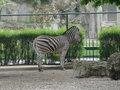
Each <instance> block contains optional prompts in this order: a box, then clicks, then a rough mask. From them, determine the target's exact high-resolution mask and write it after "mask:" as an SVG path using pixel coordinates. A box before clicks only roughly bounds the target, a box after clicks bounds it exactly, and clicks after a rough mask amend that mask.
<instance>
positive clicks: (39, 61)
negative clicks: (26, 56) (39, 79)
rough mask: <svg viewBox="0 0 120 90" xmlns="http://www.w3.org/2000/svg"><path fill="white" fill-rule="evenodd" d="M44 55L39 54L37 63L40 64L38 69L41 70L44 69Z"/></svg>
mask: <svg viewBox="0 0 120 90" xmlns="http://www.w3.org/2000/svg"><path fill="white" fill-rule="evenodd" d="M43 56H44V55H40V56H37V64H38V70H39V72H42V71H43V69H42V58H43Z"/></svg>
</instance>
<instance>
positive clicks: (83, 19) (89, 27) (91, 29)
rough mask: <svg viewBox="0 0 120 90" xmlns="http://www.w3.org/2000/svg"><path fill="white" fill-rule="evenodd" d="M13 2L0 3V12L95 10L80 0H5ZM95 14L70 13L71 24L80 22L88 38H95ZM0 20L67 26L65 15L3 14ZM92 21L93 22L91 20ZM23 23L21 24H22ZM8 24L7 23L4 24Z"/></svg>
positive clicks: (1, 24) (0, 24)
mask: <svg viewBox="0 0 120 90" xmlns="http://www.w3.org/2000/svg"><path fill="white" fill-rule="evenodd" d="M5 1H6V2H8V3H12V5H11V6H5V5H0V14H22V13H65V12H90V11H95V9H93V8H92V7H91V5H87V6H81V5H80V0H51V2H49V3H45V4H42V0H40V2H37V3H38V4H35V5H31V4H28V3H27V2H24V1H25V0H21V1H20V0H5ZM95 18H96V16H95V15H89V14H87V15H83V14H82V15H78V14H77V15H69V24H78V25H81V26H82V27H84V28H85V32H86V33H87V37H88V38H94V37H95V34H96V33H97V31H96V25H95V22H96V19H95ZM0 20H4V21H6V20H7V22H8V21H11V20H12V21H15V23H16V21H25V22H36V23H39V24H47V25H51V26H52V27H55V28H58V27H59V26H63V25H64V26H65V24H66V18H65V16H64V15H63V16H61V15H60V16H59V15H58V16H56V15H54V16H52V15H50V16H45V15H44V16H12V17H11V16H8V17H5V16H1V17H0ZM91 21H92V22H91ZM3 24H5V23H4V22H2V23H0V28H4V27H3ZM20 25H21V24H20ZM1 26H2V27H1ZM4 26H7V25H4Z"/></svg>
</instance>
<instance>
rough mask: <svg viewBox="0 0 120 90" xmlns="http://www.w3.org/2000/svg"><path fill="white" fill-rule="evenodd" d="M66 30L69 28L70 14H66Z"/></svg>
mask: <svg viewBox="0 0 120 90" xmlns="http://www.w3.org/2000/svg"><path fill="white" fill-rule="evenodd" d="M66 30H68V14H66Z"/></svg>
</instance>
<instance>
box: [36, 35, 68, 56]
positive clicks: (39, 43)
mask: <svg viewBox="0 0 120 90" xmlns="http://www.w3.org/2000/svg"><path fill="white" fill-rule="evenodd" d="M67 44H69V42H68V40H67V38H66V37H65V36H64V35H61V36H47V35H41V36H39V37H37V38H36V39H35V40H34V49H35V48H37V51H38V52H39V53H41V54H47V53H60V52H62V50H63V47H64V46H65V45H67Z"/></svg>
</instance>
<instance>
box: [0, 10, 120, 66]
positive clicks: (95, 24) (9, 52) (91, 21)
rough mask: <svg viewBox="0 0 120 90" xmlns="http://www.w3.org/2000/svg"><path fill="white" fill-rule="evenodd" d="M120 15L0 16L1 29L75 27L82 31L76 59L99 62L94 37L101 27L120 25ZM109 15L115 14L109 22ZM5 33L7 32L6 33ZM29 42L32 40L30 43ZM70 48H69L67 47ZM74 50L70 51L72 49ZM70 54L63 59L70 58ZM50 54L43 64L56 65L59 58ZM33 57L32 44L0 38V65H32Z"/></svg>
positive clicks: (117, 13)
mask: <svg viewBox="0 0 120 90" xmlns="http://www.w3.org/2000/svg"><path fill="white" fill-rule="evenodd" d="M119 13H120V12H70V13H39V14H6V15H0V28H1V30H6V29H8V30H9V29H10V30H18V32H19V30H20V29H24V28H31V29H33V30H36V31H37V30H41V29H47V30H50V31H51V30H57V29H58V28H62V27H64V29H66V30H67V29H68V28H69V27H70V26H71V25H77V26H79V27H81V28H83V29H84V31H85V40H84V43H83V50H82V52H81V53H80V54H81V55H80V57H79V58H77V59H79V60H100V58H99V56H100V53H99V46H100V43H99V40H98V38H97V34H98V33H99V32H100V30H101V28H102V27H109V26H113V25H115V26H120V25H119V20H118V19H119V17H120V15H119ZM110 15H112V17H113V15H116V18H117V19H112V20H111V19H109V18H111V17H110ZM51 32H52V31H51ZM6 33H7V32H6ZM31 41H32V40H31ZM71 49H72V48H71ZM72 51H74V49H72ZM72 54H74V53H71V54H69V55H68V56H67V57H66V59H68V60H70V59H73V57H72V56H73V55H72ZM52 57H53V54H51V55H47V56H45V57H44V59H43V61H44V63H45V64H48V63H52V64H57V63H59V58H58V57H59V55H56V56H55V57H54V59H51V58H52ZM35 63H36V56H35V53H34V52H33V50H32V44H31V42H30V41H27V40H14V39H12V40H11V39H9V38H7V39H4V38H1V39H0V64H1V65H8V64H9V65H10V64H12V65H14V64H35Z"/></svg>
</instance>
